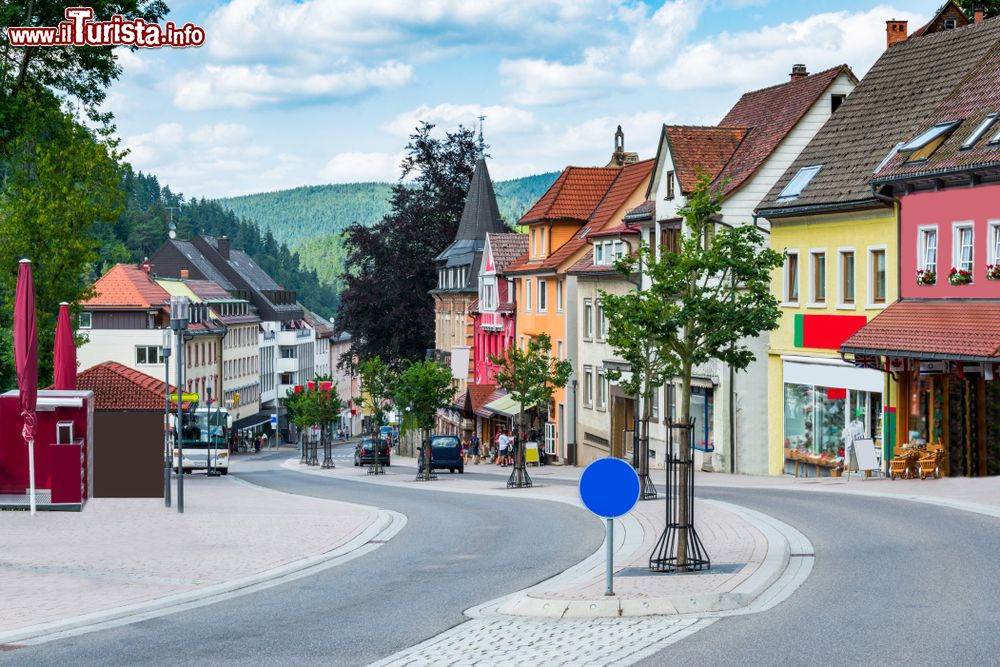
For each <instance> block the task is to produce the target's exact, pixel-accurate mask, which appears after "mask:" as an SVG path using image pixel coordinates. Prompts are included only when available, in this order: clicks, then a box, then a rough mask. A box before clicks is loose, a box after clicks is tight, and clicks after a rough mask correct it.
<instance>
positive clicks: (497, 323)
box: [479, 312, 503, 331]
mask: <svg viewBox="0 0 1000 667" xmlns="http://www.w3.org/2000/svg"><path fill="white" fill-rule="evenodd" d="M479 326H480V328H482V329H483V330H484V331H503V316H502V315H500V313H497V312H486V313H482V314H481V315H480V316H479Z"/></svg>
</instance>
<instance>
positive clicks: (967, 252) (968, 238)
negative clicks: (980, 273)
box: [952, 223, 974, 273]
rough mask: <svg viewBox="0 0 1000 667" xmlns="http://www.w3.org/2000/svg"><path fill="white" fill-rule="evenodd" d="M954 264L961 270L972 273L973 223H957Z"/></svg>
mask: <svg viewBox="0 0 1000 667" xmlns="http://www.w3.org/2000/svg"><path fill="white" fill-rule="evenodd" d="M954 239H955V240H954V243H953V244H952V246H953V247H954V249H955V250H954V254H955V258H954V263H953V264H952V266H954V267H955V268H956V269H958V270H960V271H968V272H969V273H972V258H973V249H974V246H973V232H972V223H962V224H957V225H955V232H954Z"/></svg>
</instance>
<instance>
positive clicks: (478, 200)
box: [455, 157, 507, 241]
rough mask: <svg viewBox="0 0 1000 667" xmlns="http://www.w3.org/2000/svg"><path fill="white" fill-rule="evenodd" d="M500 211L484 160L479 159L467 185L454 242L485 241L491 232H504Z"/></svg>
mask: <svg viewBox="0 0 1000 667" xmlns="http://www.w3.org/2000/svg"><path fill="white" fill-rule="evenodd" d="M505 231H507V229H506V228H505V227H504V224H503V220H502V219H501V218H500V209H499V208H498V207H497V196H496V194H495V193H494V192H493V181H492V180H490V172H489V170H488V169H487V168H486V160H484V159H483V158H482V157H480V158H479V159H478V160H476V168H475V171H473V172H472V181H471V182H470V183H469V193H468V194H467V195H466V197H465V208H464V209H463V210H462V219H461V220H460V221H459V223H458V233H457V234H455V240H456V241H461V240H476V241H485V240H486V235H487V234H489V233H491V232H505Z"/></svg>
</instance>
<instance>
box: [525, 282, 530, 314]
mask: <svg viewBox="0 0 1000 667" xmlns="http://www.w3.org/2000/svg"><path fill="white" fill-rule="evenodd" d="M524 312H526V313H530V312H531V278H525V279H524Z"/></svg>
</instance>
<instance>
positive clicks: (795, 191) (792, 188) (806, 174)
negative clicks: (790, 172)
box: [778, 164, 823, 201]
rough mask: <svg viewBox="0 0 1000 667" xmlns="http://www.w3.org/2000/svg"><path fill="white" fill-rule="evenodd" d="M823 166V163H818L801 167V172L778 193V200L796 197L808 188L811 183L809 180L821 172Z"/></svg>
mask: <svg viewBox="0 0 1000 667" xmlns="http://www.w3.org/2000/svg"><path fill="white" fill-rule="evenodd" d="M822 168H823V165H821V164H818V165H814V166H812V167H802V168H801V169H799V173H797V174H795V176H793V177H792V180H790V181H788V185H786V186H785V189H784V190H782V191H781V194H779V195H778V201H781V200H783V199H795V198H796V197H798V196H799V195H800V194H802V191H803V190H805V189H806V186H807V185H809V181H811V180H812V179H813V176H815V175H816V174H818V173H819V170H820V169H822Z"/></svg>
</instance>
